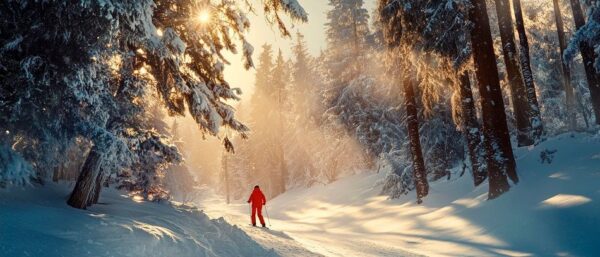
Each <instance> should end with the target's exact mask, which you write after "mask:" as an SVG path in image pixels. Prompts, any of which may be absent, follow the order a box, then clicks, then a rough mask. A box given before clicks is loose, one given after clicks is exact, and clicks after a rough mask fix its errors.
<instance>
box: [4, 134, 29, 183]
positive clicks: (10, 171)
mask: <svg viewBox="0 0 600 257" xmlns="http://www.w3.org/2000/svg"><path fill="white" fill-rule="evenodd" d="M35 177H36V174H35V171H34V170H33V168H32V167H31V165H30V164H29V163H28V162H27V161H26V160H25V159H23V157H22V156H21V155H20V154H19V153H17V152H15V151H14V150H12V148H10V147H9V146H7V145H4V144H2V145H0V188H2V187H7V186H22V185H28V184H29V183H30V181H31V180H32V179H34V178H35Z"/></svg>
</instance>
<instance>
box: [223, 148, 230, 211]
mask: <svg viewBox="0 0 600 257" xmlns="http://www.w3.org/2000/svg"><path fill="white" fill-rule="evenodd" d="M227 154H228V153H227V151H226V152H225V155H223V158H225V160H223V171H224V172H225V196H226V197H227V204H229V203H230V197H229V170H228V168H229V167H227V164H228V162H229V159H228V156H227Z"/></svg>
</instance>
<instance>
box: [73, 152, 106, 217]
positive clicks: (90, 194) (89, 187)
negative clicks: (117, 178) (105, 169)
mask: <svg viewBox="0 0 600 257" xmlns="http://www.w3.org/2000/svg"><path fill="white" fill-rule="evenodd" d="M101 158H102V156H101V154H100V153H98V151H97V150H96V149H95V148H93V149H92V150H91V151H90V153H89V154H88V156H87V158H86V160H85V164H84V165H83V168H82V171H81V173H80V174H79V177H78V178H77V183H76V184H75V188H74V189H73V192H72V193H71V196H70V197H69V200H68V201H67V204H68V205H70V206H72V207H75V208H78V209H85V208H87V207H88V206H90V205H91V204H92V203H93V201H94V198H95V194H96V192H97V193H98V194H99V193H100V191H99V190H100V189H96V187H97V184H98V183H97V180H98V176H100V172H101V169H100V162H101ZM96 190H98V191H96Z"/></svg>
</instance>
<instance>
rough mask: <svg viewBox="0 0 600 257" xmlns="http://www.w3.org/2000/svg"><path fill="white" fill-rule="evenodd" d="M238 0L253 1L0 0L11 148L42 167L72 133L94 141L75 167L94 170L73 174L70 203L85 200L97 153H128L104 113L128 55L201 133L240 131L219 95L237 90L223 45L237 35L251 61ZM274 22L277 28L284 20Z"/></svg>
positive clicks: (279, 7)
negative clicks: (226, 71) (68, 0)
mask: <svg viewBox="0 0 600 257" xmlns="http://www.w3.org/2000/svg"><path fill="white" fill-rule="evenodd" d="M261 4H263V6H264V7H265V10H266V14H267V15H276V16H278V15H279V13H280V12H286V13H288V14H289V15H290V16H291V17H292V18H293V19H296V20H306V18H307V17H306V13H305V12H304V10H303V9H302V8H301V7H300V6H299V5H298V3H297V2H296V1H294V0H292V1H289V0H286V1H283V0H270V1H263V2H262V3H261ZM243 5H246V6H250V5H253V3H251V2H245V3H244V4H242V5H238V4H237V3H235V2H232V1H226V2H222V3H219V4H215V3H212V2H208V1H206V2H197V1H168V0H164V1H150V0H145V1H136V2H122V1H102V2H91V3H85V4H82V5H66V4H64V3H62V2H60V1H45V2H35V1H26V2H3V3H1V4H0V12H2V17H3V19H2V23H1V25H0V26H2V29H1V30H0V31H1V32H0V34H1V35H0V38H1V39H0V42H1V43H2V46H3V48H2V50H1V53H0V55H2V65H1V66H2V68H3V69H5V70H6V71H7V73H4V72H3V73H2V74H7V75H3V76H2V77H1V79H2V90H3V91H2V92H1V93H2V100H3V101H6V102H7V103H9V104H6V105H3V107H2V108H5V109H6V111H7V112H3V113H9V114H10V115H8V116H7V115H4V116H3V117H2V119H4V120H5V121H7V122H6V123H5V124H7V125H6V126H7V129H6V130H7V131H13V132H14V134H12V135H14V136H11V137H9V138H8V139H7V140H8V141H11V140H12V141H13V142H9V143H11V144H13V143H14V141H15V140H17V139H19V138H24V140H20V139H19V144H20V145H17V148H18V149H19V151H20V152H23V153H25V156H26V158H27V159H28V160H31V162H32V163H34V162H35V163H36V164H35V165H34V167H40V170H42V172H38V173H43V167H48V166H54V164H53V162H54V163H55V162H56V159H57V156H62V154H61V153H63V152H64V149H66V148H67V147H66V146H67V145H70V142H71V141H72V140H74V139H75V138H76V137H78V136H80V137H83V138H85V139H87V140H90V141H92V143H93V144H94V148H95V150H96V151H97V152H95V151H92V152H91V154H90V155H89V157H88V160H86V164H85V165H84V169H83V170H86V169H88V170H91V171H92V172H84V173H82V176H83V177H80V178H81V179H80V180H81V181H87V183H85V184H87V185H86V186H82V183H78V184H79V185H78V186H76V190H74V193H73V195H74V196H77V198H78V199H79V201H75V202H77V203H73V204H72V205H74V206H77V207H79V208H85V206H87V205H88V204H90V203H92V202H93V201H94V198H97V197H96V196H95V194H96V193H95V192H96V188H97V186H96V185H98V183H97V181H100V179H99V178H101V177H103V176H104V175H105V174H104V172H103V171H101V170H100V167H101V166H103V165H101V164H107V163H111V164H112V162H113V161H115V160H114V159H113V158H104V157H105V156H104V155H105V154H107V153H111V154H112V153H117V154H116V155H115V156H127V154H125V153H126V152H127V148H128V147H127V144H125V141H124V140H122V138H119V135H116V134H114V133H113V132H112V131H114V130H113V129H111V127H110V126H109V125H110V124H109V123H110V122H109V120H110V119H111V117H113V116H114V113H115V110H116V109H117V108H116V106H117V105H118V104H117V102H118V100H116V99H115V98H116V96H118V95H119V94H118V92H119V90H118V89H119V88H120V87H119V83H115V81H116V80H115V79H114V69H113V68H112V67H113V66H115V65H116V66H118V65H119V62H120V61H121V60H124V61H129V60H128V59H135V60H136V61H135V63H136V66H135V68H134V69H133V72H139V73H143V72H148V74H150V75H151V77H152V79H153V81H154V82H155V83H153V84H152V85H155V86H156V89H157V90H156V91H158V92H159V95H160V97H161V101H162V102H163V103H164V104H165V106H166V107H167V108H168V110H169V111H170V113H171V114H184V113H185V112H189V113H191V114H192V117H193V118H194V119H195V120H196V122H197V123H198V124H199V125H200V128H201V129H202V130H203V131H204V132H205V133H208V134H213V135H214V134H216V133H217V132H218V130H219V128H220V127H221V126H227V127H230V128H232V129H234V130H236V131H239V132H240V133H242V134H243V133H245V131H247V128H246V127H245V126H244V125H243V124H241V123H240V122H238V121H237V120H236V119H235V118H234V115H233V108H231V107H230V106H229V105H227V104H226V103H225V102H226V101H227V100H228V99H237V96H236V93H235V92H234V91H233V90H231V88H230V87H229V85H228V83H227V82H226V81H225V79H224V77H223V68H224V64H226V63H227V61H226V60H225V59H224V58H223V55H222V52H223V51H232V52H236V51H237V44H238V42H239V43H241V44H242V45H243V47H242V50H243V54H244V55H245V57H246V66H247V67H250V66H251V65H252V62H251V60H250V54H251V52H252V47H251V46H250V44H249V43H248V42H247V41H246V40H245V37H244V33H245V32H246V31H247V29H248V27H249V22H248V19H247V18H246V17H245V15H244V14H243V13H244V11H243V9H244V8H243ZM266 7H270V8H266ZM200 12H210V16H211V17H213V18H212V20H211V21H210V22H211V24H210V26H209V25H208V24H203V22H202V21H199V20H198V19H195V17H197V15H198V14H199V13H200ZM12 21H18V22H16V23H15V22H12ZM58 21H60V22H58ZM33 25H35V26H33ZM277 25H278V26H280V27H281V28H282V29H285V28H284V25H283V23H278V24H277ZM31 28H34V29H31ZM235 38H237V39H239V40H238V41H236V40H235ZM49 49H52V51H48V50H49ZM131 52H134V53H135V54H134V55H130V53H131ZM10 84H14V85H15V86H8V85H10ZM21 85H28V87H29V88H27V89H23V88H22V87H20V86H21ZM152 85H150V84H149V85H148V86H152ZM5 86H6V87H5ZM20 100H22V101H20ZM39 103H44V105H39ZM225 141H226V142H228V140H225ZM48 163H50V165H45V164H48ZM119 163H120V162H119ZM104 170H106V169H104ZM43 175H44V174H41V176H43Z"/></svg>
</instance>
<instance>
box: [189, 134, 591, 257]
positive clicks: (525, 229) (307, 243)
mask: <svg viewBox="0 0 600 257" xmlns="http://www.w3.org/2000/svg"><path fill="white" fill-rule="evenodd" d="M548 149H557V151H556V153H554V154H553V155H554V156H553V159H552V161H551V163H547V162H545V163H542V162H541V161H540V155H541V153H542V152H544V151H546V150H548ZM515 153H516V159H517V164H518V172H519V176H520V179H521V181H520V182H519V184H518V185H514V186H513V187H512V188H511V189H510V191H509V192H507V193H505V194H504V195H502V196H501V197H500V198H498V199H495V200H491V201H488V200H487V189H488V188H487V185H486V184H485V183H484V184H483V185H481V186H479V187H477V188H474V187H473V182H472V178H471V177H470V176H469V175H468V174H469V173H468V172H467V173H465V175H464V176H462V177H457V176H456V175H453V177H452V178H451V179H450V181H448V180H445V179H442V180H440V181H437V182H434V183H431V185H430V186H431V191H430V195H429V196H427V197H426V198H424V203H423V204H422V205H418V204H416V203H415V195H414V191H412V192H410V193H409V194H408V195H405V196H402V197H400V198H399V199H395V200H390V199H388V198H387V197H385V196H381V195H379V192H380V190H381V187H382V183H381V181H382V180H383V179H384V178H385V175H386V174H377V173H371V172H367V173H363V174H359V175H354V176H350V177H347V178H344V179H341V180H338V181H337V182H334V183H332V184H329V185H326V186H315V187H312V188H308V189H293V190H290V191H288V192H286V193H285V194H283V195H281V196H279V197H277V198H275V199H272V200H271V199H267V201H268V202H267V207H268V211H269V214H270V215H271V216H270V218H271V219H270V221H271V223H272V227H271V229H273V230H277V231H281V232H276V233H275V232H270V231H272V230H269V232H270V233H269V232H265V231H264V230H260V229H258V230H256V232H255V229H253V228H250V227H248V228H246V227H244V226H242V229H244V230H246V231H247V232H248V234H249V235H250V236H251V237H252V238H253V239H255V240H257V241H258V242H259V243H260V244H262V245H263V246H264V247H267V248H270V247H272V248H274V249H275V251H276V252H277V253H278V254H280V255H281V256H320V255H322V256H361V257H369V256H378V257H381V256H419V255H426V256H507V255H508V256H600V248H599V247H598V245H600V237H598V236H597V232H598V231H600V219H599V218H598V217H600V204H598V202H599V201H600V187H599V186H598V185H599V184H598V179H599V178H600V159H598V158H597V157H596V156H598V154H600V136H599V135H595V136H594V135H589V134H574V135H572V134H564V135H560V136H558V137H555V138H551V139H548V140H546V141H544V142H542V143H540V144H539V145H537V146H535V147H524V148H519V149H516V151H515ZM457 173H458V172H456V173H453V174H457ZM374 185H375V186H374ZM248 192H250V191H248ZM199 204H201V205H203V206H204V207H205V208H206V209H207V214H208V215H209V216H211V217H221V216H224V217H225V220H227V221H229V222H232V223H234V224H247V223H248V222H249V218H248V209H247V205H246V204H245V203H238V204H231V205H229V206H227V205H225V204H222V200H219V199H205V200H201V201H199ZM286 244H287V245H286ZM287 246H289V247H290V248H291V249H295V250H289V249H287V248H286V247H287ZM292 246H293V247H292ZM299 248H304V250H303V251H308V252H310V253H311V254H312V255H309V254H306V252H303V253H304V254H300V255H298V254H297V252H296V251H297V250H298V249H299ZM286 249H287V250H286Z"/></svg>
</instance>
